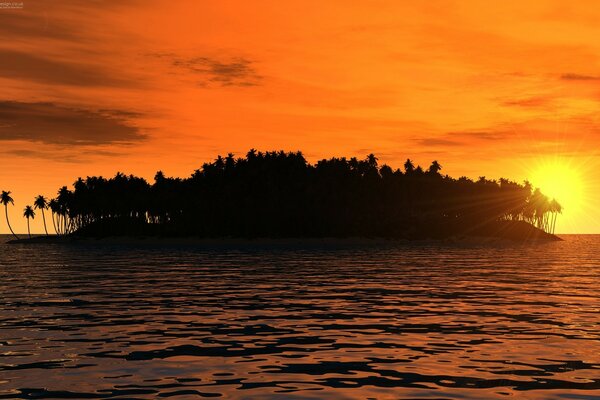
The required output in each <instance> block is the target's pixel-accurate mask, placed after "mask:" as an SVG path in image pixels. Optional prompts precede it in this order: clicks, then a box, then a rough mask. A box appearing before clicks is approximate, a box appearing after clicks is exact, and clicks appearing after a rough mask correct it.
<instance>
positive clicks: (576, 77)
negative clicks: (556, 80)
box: [560, 73, 600, 81]
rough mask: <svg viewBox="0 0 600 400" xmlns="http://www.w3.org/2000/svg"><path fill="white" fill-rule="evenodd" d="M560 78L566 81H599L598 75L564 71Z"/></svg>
mask: <svg viewBox="0 0 600 400" xmlns="http://www.w3.org/2000/svg"><path fill="white" fill-rule="evenodd" d="M560 79H563V80H566V81H600V76H597V75H583V74H574V73H566V74H562V75H561V76H560Z"/></svg>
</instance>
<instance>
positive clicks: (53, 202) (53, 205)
mask: <svg viewBox="0 0 600 400" xmlns="http://www.w3.org/2000/svg"><path fill="white" fill-rule="evenodd" d="M48 208H49V209H50V211H52V226H54V232H56V234H57V235H60V231H59V229H58V226H57V224H56V220H55V218H54V215H55V214H56V212H57V211H58V202H57V201H56V199H50V201H49V202H48Z"/></svg>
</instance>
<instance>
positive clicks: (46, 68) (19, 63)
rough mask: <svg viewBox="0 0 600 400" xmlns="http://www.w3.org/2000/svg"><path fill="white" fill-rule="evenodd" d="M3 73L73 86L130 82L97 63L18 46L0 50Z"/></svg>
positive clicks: (25, 78) (129, 83)
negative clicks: (49, 55) (52, 56)
mask: <svg viewBox="0 0 600 400" xmlns="http://www.w3.org/2000/svg"><path fill="white" fill-rule="evenodd" d="M0 60H2V62H0V76H1V77H3V78H12V79H24V80H29V81H34V82H40V83H45V84H59V85H73V86H124V85H125V86H131V81H128V80H124V79H121V78H119V77H115V76H114V75H112V74H110V73H109V72H108V71H106V70H104V69H101V68H99V67H97V66H94V65H89V64H83V63H75V62H67V61H59V60H53V59H50V58H46V57H43V56H39V55H34V54H28V53H23V52H20V51H16V50H9V49H2V50H0Z"/></svg>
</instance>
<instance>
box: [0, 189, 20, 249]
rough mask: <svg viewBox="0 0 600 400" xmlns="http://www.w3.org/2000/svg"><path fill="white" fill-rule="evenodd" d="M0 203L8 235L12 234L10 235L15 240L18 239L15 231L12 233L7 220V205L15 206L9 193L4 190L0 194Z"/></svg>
mask: <svg viewBox="0 0 600 400" xmlns="http://www.w3.org/2000/svg"><path fill="white" fill-rule="evenodd" d="M0 203H2V204H4V211H5V213H6V224H7V225H8V229H10V233H12V235H13V236H14V237H15V238H16V239H19V237H18V236H17V235H15V231H13V229H12V227H11V226H10V220H9V219H8V204H9V203H10V204H13V205H14V204H15V201H14V200H13V198H12V197H10V192H7V191H6V190H3V191H2V194H0Z"/></svg>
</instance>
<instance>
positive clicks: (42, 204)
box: [33, 194, 48, 236]
mask: <svg viewBox="0 0 600 400" xmlns="http://www.w3.org/2000/svg"><path fill="white" fill-rule="evenodd" d="M33 207H34V208H36V209H38V210H42V219H43V220H44V230H45V231H46V236H48V228H46V214H45V213H44V210H45V209H46V208H48V201H47V200H46V198H45V197H44V196H42V195H41V194H40V195H39V196H38V197H36V198H35V201H34V202H33Z"/></svg>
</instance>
